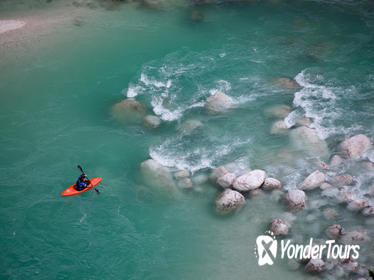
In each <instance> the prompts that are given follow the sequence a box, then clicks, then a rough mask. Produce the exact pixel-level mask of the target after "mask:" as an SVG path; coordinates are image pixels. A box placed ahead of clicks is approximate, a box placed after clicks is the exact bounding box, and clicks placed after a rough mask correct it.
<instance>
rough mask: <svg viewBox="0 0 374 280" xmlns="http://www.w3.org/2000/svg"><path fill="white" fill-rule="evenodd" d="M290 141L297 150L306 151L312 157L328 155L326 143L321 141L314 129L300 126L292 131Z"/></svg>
mask: <svg viewBox="0 0 374 280" xmlns="http://www.w3.org/2000/svg"><path fill="white" fill-rule="evenodd" d="M290 139H291V143H292V144H293V146H294V147H295V148H296V149H298V150H302V151H305V152H306V153H307V154H309V155H310V156H324V155H327V154H328V147H327V144H326V142H325V141H324V140H321V139H320V138H319V137H318V135H317V132H316V131H315V130H314V129H312V128H309V127H306V126H300V127H297V128H295V129H292V130H291V132H290Z"/></svg>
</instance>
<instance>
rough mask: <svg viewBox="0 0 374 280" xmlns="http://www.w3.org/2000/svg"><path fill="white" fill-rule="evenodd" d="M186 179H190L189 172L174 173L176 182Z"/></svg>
mask: <svg viewBox="0 0 374 280" xmlns="http://www.w3.org/2000/svg"><path fill="white" fill-rule="evenodd" d="M188 177H190V172H189V171H188V170H179V171H177V172H175V173H174V178H175V179H177V180H181V179H184V178H188Z"/></svg>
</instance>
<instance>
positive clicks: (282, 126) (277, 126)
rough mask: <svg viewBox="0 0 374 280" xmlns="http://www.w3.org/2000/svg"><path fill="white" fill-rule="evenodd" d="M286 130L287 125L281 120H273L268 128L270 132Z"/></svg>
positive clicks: (281, 132)
mask: <svg viewBox="0 0 374 280" xmlns="http://www.w3.org/2000/svg"><path fill="white" fill-rule="evenodd" d="M287 131H288V127H287V125H286V123H285V122H284V121H283V120H279V121H276V122H274V123H273V124H272V125H271V128H270V134H274V135H275V134H284V133H286V132H287Z"/></svg>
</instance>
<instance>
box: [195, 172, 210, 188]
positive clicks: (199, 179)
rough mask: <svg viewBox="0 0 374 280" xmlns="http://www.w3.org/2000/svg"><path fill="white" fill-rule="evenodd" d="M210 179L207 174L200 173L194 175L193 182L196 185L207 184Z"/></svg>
mask: <svg viewBox="0 0 374 280" xmlns="http://www.w3.org/2000/svg"><path fill="white" fill-rule="evenodd" d="M208 179H209V178H208V176H207V175H206V174H199V175H196V176H194V177H192V182H193V183H194V184H195V185H201V184H205V183H206V182H207V181H208Z"/></svg>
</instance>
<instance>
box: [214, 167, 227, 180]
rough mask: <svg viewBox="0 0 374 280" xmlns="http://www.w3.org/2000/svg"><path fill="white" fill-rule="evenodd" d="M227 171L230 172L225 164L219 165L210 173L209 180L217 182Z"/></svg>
mask: <svg viewBox="0 0 374 280" xmlns="http://www.w3.org/2000/svg"><path fill="white" fill-rule="evenodd" d="M226 173H228V171H227V170H226V168H225V167H223V166H218V167H217V168H214V169H213V170H212V173H210V176H209V180H210V181H211V182H212V183H217V180H218V178H219V177H222V176H223V175H225V174H226Z"/></svg>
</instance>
